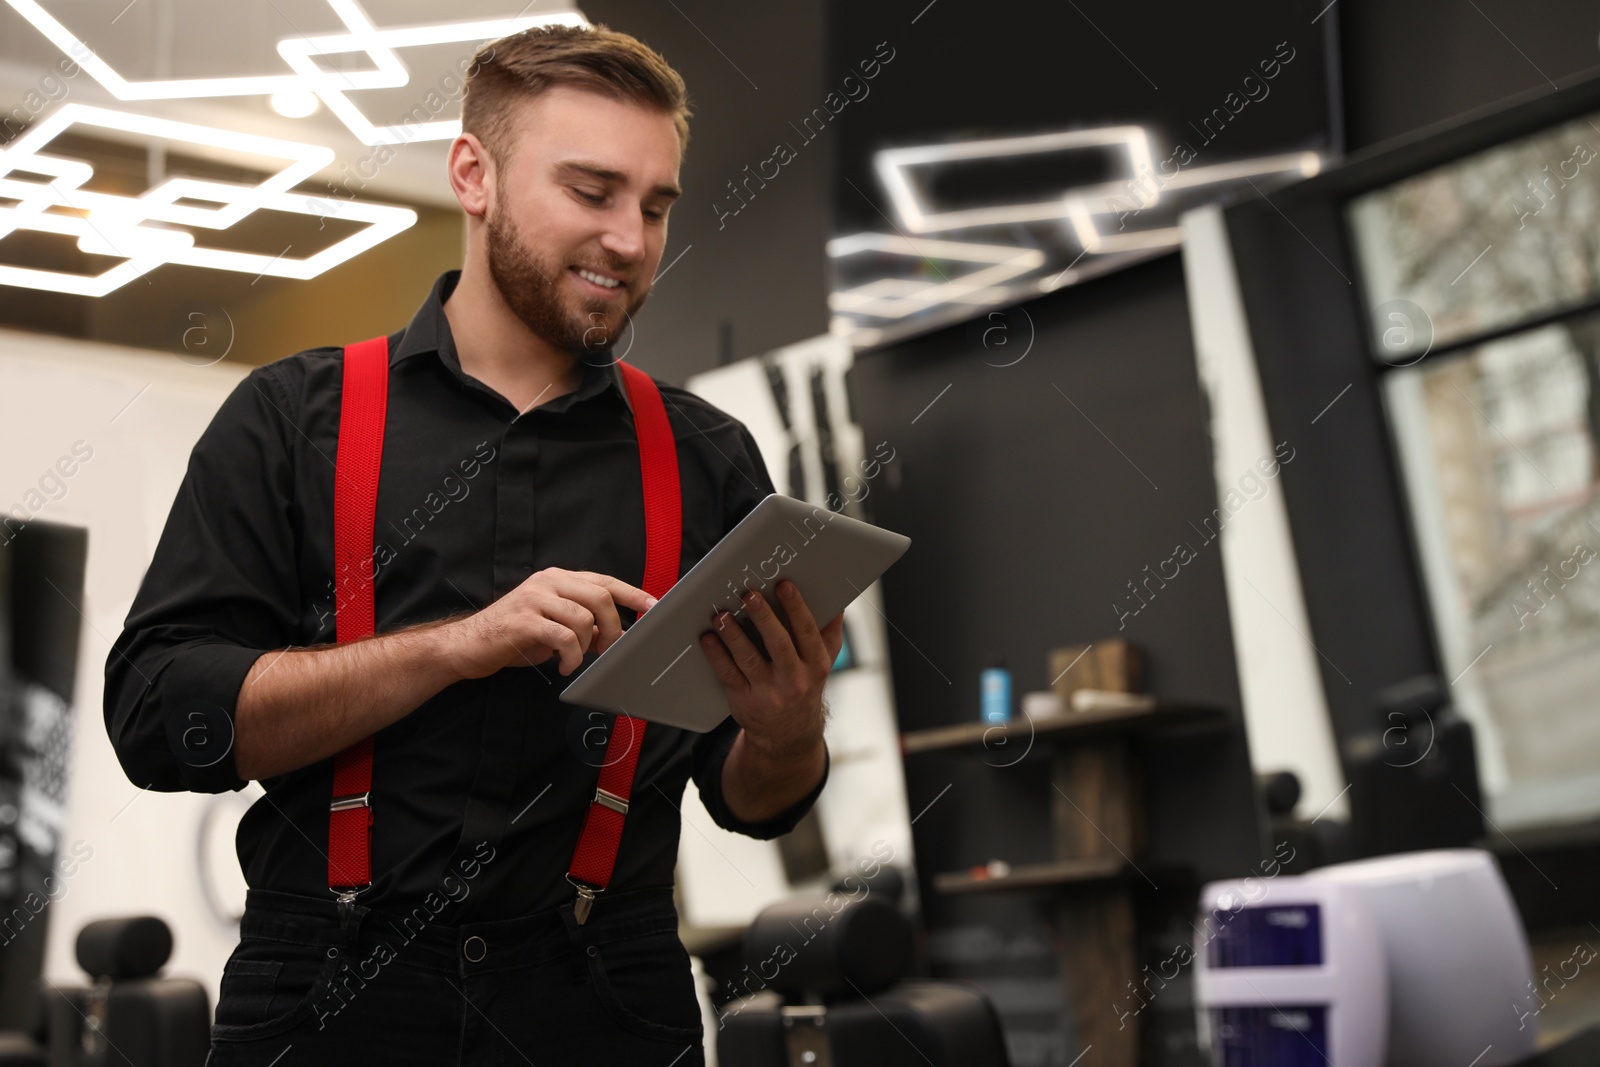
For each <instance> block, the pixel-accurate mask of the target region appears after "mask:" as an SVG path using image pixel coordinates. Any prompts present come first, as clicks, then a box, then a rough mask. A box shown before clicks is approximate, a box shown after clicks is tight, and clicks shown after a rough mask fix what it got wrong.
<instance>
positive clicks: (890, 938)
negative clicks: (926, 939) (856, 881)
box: [717, 891, 1010, 1067]
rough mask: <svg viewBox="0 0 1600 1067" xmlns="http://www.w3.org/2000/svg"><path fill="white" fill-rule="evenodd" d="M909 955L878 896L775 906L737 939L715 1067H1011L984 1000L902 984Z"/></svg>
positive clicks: (908, 938) (903, 922)
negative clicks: (736, 969) (733, 989)
mask: <svg viewBox="0 0 1600 1067" xmlns="http://www.w3.org/2000/svg"><path fill="white" fill-rule="evenodd" d="M841 904H842V906H841ZM912 946H913V937H912V929H911V922H910V920H909V919H907V918H906V917H905V915H904V914H903V913H902V912H901V911H900V909H899V908H897V907H896V906H895V905H894V904H892V903H890V902H889V901H888V900H887V899H885V897H884V896H883V894H882V893H880V892H877V891H873V892H868V893H866V894H865V895H862V896H860V897H858V898H856V899H848V898H843V897H841V895H840V894H838V893H830V894H829V895H828V896H827V897H826V898H823V899H797V900H789V901H783V902H780V903H778V904H773V905H771V906H770V907H768V908H766V909H765V910H763V911H762V912H761V913H760V914H759V915H757V916H756V918H755V921H754V922H753V923H751V924H750V928H749V930H748V931H746V933H745V937H744V945H743V957H744V962H745V968H744V970H743V971H741V972H740V976H739V978H738V979H737V980H736V981H735V985H737V986H739V987H740V992H739V993H737V994H736V996H735V997H734V999H733V1000H730V1001H729V1002H728V1003H727V1004H726V1005H724V1006H723V1009H722V1012H721V1017H720V1019H719V1020H718V1029H717V1062H718V1063H719V1064H721V1065H722V1067H892V1065H895V1064H902V1063H903V1064H913V1063H914V1064H918V1065H921V1064H924V1063H927V1064H931V1065H932V1067H1010V1060H1009V1059H1008V1058H1007V1056H1006V1045H1005V1039H1004V1037H1003V1035H1002V1033H1001V1030H1000V1018H999V1015H998V1014H997V1013H996V1012H995V1009H994V1006H993V1005H992V1004H990V1003H989V1000H988V998H987V997H985V996H984V995H983V993H982V992H981V991H980V990H978V989H977V988H975V987H973V986H969V985H964V984H962V983H959V982H935V981H903V980H902V978H903V976H904V975H905V973H906V970H907V968H908V967H909V966H910V964H911V961H912Z"/></svg>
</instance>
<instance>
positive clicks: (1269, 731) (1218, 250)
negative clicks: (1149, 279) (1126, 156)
mask: <svg viewBox="0 0 1600 1067" xmlns="http://www.w3.org/2000/svg"><path fill="white" fill-rule="evenodd" d="M1183 269H1184V277H1185V286H1186V288H1187V290H1188V295H1189V318H1190V325H1191V328H1192V329H1193V332H1194V351H1195V362H1196V365H1197V369H1198V371H1199V377H1200V386H1201V388H1202V389H1204V390H1205V392H1206V395H1207V397H1208V398H1209V401H1210V414H1211V426H1210V430H1211V447H1212V457H1213V474H1214V476H1215V478H1216V482H1217V495H1218V498H1219V499H1221V497H1222V496H1223V495H1224V494H1225V493H1227V492H1228V491H1229V490H1230V489H1231V490H1235V491H1237V489H1238V486H1239V482H1240V479H1241V478H1242V477H1243V476H1244V475H1245V474H1247V473H1248V472H1251V471H1255V472H1256V474H1255V477H1256V478H1257V479H1260V478H1261V473H1260V472H1261V468H1259V467H1257V463H1258V461H1261V460H1262V459H1263V457H1265V458H1266V460H1268V461H1271V460H1272V459H1273V458H1274V456H1275V452H1274V448H1275V446H1276V445H1277V444H1278V443H1279V442H1275V441H1274V440H1273V438H1272V430H1271V428H1270V427H1269V426H1268V424H1267V409H1266V402H1265V400H1264V399H1263V397H1262V394H1261V378H1260V375H1259V373H1258V371H1257V369H1256V357H1255V349H1254V348H1253V347H1252V345H1251V342H1250V331H1249V323H1248V322H1247V321H1246V319H1245V312H1244V303H1243V301H1242V300H1241V298H1240V296H1239V282H1238V275H1237V273H1236V271H1235V270H1234V265H1233V252H1232V249H1231V247H1230V246H1229V244H1228V233H1227V228H1226V226H1225V225H1224V224H1223V219H1222V210H1221V209H1220V208H1218V207H1215V206H1211V207H1204V208H1198V209H1196V210H1194V211H1190V212H1188V213H1187V214H1185V215H1184V216H1183ZM1285 443H1287V444H1288V446H1289V447H1291V448H1292V447H1294V446H1295V445H1296V444H1297V443H1300V442H1296V441H1294V440H1292V439H1289V440H1287V441H1286V442H1285ZM1285 454H1286V455H1292V453H1285ZM1291 462H1292V459H1291ZM1268 469H1271V465H1270V462H1269V463H1268ZM1266 484H1267V485H1268V487H1269V489H1268V491H1267V492H1266V493H1265V494H1264V495H1261V496H1260V497H1259V499H1253V500H1250V502H1249V503H1248V504H1247V505H1246V506H1244V507H1242V508H1241V509H1240V510H1239V511H1238V512H1237V513H1236V514H1233V515H1232V516H1231V517H1230V518H1228V520H1227V523H1226V525H1224V526H1223V527H1222V537H1221V540H1222V566H1223V579H1224V583H1225V585H1226V588H1227V592H1228V616H1229V619H1230V620H1231V622H1232V627H1233V649H1234V658H1235V660H1236V661H1237V662H1236V665H1237V668H1238V672H1239V692H1240V697H1241V701H1242V703H1243V706H1244V707H1243V710H1244V724H1245V733H1246V735H1247V737H1248V739H1249V744H1250V762H1251V765H1252V766H1253V767H1254V768H1255V770H1256V771H1258V772H1264V771H1279V770H1288V771H1293V772H1294V773H1295V774H1296V775H1298V776H1299V778H1300V787H1301V794H1300V804H1299V807H1298V808H1297V809H1296V814H1297V815H1299V816H1300V817H1301V818H1315V817H1317V816H1318V815H1319V813H1321V812H1323V811H1324V810H1326V812H1327V813H1328V814H1330V815H1336V816H1345V815H1347V814H1348V811H1349V800H1348V798H1347V797H1346V796H1345V788H1346V784H1345V782H1344V774H1343V772H1342V771H1341V770H1340V767H1339V760H1338V756H1337V752H1336V750H1335V748H1334V738H1333V727H1332V724H1331V722H1330V720H1329V718H1328V705H1327V698H1326V697H1325V696H1324V694H1323V691H1322V676H1321V672H1320V671H1319V669H1318V666H1317V651H1316V649H1315V648H1314V647H1313V646H1312V644H1311V641H1312V640H1313V639H1314V638H1313V637H1312V635H1311V623H1310V620H1309V619H1308V618H1307V616H1306V605H1305V595H1304V593H1303V592H1302V591H1301V588H1300V567H1299V564H1298V562H1297V561H1296V559H1295V554H1294V543H1293V542H1292V541H1291V540H1290V536H1289V513H1288V511H1287V509H1286V508H1285V507H1284V503H1283V491H1282V489H1281V488H1280V487H1279V486H1278V485H1277V484H1276V483H1275V479H1273V480H1268V481H1267V482H1266ZM1235 499H1237V496H1236V497H1235Z"/></svg>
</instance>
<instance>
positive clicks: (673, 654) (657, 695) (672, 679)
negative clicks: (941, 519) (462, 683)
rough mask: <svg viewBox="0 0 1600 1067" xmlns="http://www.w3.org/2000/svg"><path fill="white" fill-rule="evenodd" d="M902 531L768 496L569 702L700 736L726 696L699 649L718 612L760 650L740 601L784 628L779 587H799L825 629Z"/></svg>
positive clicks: (720, 713)
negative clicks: (754, 597) (764, 609)
mask: <svg viewBox="0 0 1600 1067" xmlns="http://www.w3.org/2000/svg"><path fill="white" fill-rule="evenodd" d="M910 545H911V539H910V538H909V537H906V536H904V535H903V534H897V533H893V532H891V531H889V530H884V529H880V528H879V527H877V526H873V525H871V524H870V523H865V522H862V521H860V520H859V519H853V518H850V517H849V516H848V515H841V514H839V513H837V512H832V511H829V510H828V509H827V508H824V507H822V506H821V505H818V504H810V503H807V502H806V501H804V500H796V499H795V498H793V497H788V496H783V495H781V494H778V493H773V494H771V495H770V496H768V497H767V498H766V499H764V500H762V501H761V502H760V503H759V504H757V505H756V506H755V508H754V509H753V510H751V512H750V514H748V515H746V516H745V517H744V519H743V520H741V521H740V522H739V524H738V525H737V526H735V527H734V528H733V529H732V530H730V531H728V533H727V535H726V536H725V537H723V539H722V540H721V541H719V542H717V544H716V545H715V546H714V547H713V548H712V549H711V551H709V552H707V553H706V554H705V556H703V557H702V558H701V559H700V560H699V562H697V563H696V564H695V565H694V566H693V567H691V568H690V569H689V572H688V573H687V574H685V575H684V576H683V577H682V578H680V579H678V583H677V584H676V585H674V586H673V587H672V588H671V589H669V590H668V591H667V594H666V596H664V597H662V598H661V599H660V600H659V601H658V602H657V603H656V606H655V607H653V608H651V609H650V610H649V611H647V612H645V613H644V615H642V616H640V618H639V620H638V621H637V622H635V623H634V624H633V625H632V626H631V627H629V628H628V630H627V632H626V633H624V634H623V635H622V637H621V638H620V639H619V640H618V641H617V643H616V644H614V645H612V646H611V647H610V648H608V649H606V650H605V651H604V652H602V653H601V654H600V656H599V657H598V658H597V659H595V661H594V662H593V663H591V664H590V665H589V666H588V667H587V668H585V669H584V670H583V671H582V672H581V673H579V674H578V676H577V677H576V678H575V679H574V680H573V681H572V682H571V683H570V684H569V685H568V686H567V688H566V689H565V691H564V692H563V693H562V694H561V699H562V700H564V701H566V702H567V703H569V704H578V705H582V706H584V707H590V708H598V709H600V710H602V711H613V712H620V713H623V714H627V715H632V716H634V717H636V718H640V719H647V720H649V721H651V722H659V723H665V724H666V725H668V726H680V727H683V728H684V729H687V730H696V731H699V732H702V733H704V732H706V731H708V730H711V729H712V728H713V727H715V726H716V725H717V724H718V723H720V722H721V721H722V720H723V719H725V718H727V716H728V695H727V690H726V689H725V688H724V687H723V685H722V681H721V679H719V678H718V677H717V675H716V672H715V671H713V670H712V669H711V663H710V661H709V660H707V659H706V655H705V652H704V651H703V650H702V649H701V648H700V645H699V637H700V634H702V633H704V632H705V631H707V630H713V629H714V628H715V623H714V622H713V621H712V620H713V618H714V617H715V615H716V613H717V612H719V611H723V610H726V611H729V612H732V613H733V614H734V617H735V618H736V619H737V620H739V623H740V625H741V627H742V628H743V629H744V630H745V632H746V633H747V634H750V635H751V636H752V637H754V638H755V639H756V643H757V645H758V646H760V644H761V642H760V639H759V635H758V634H757V633H756V630H755V625H754V623H753V622H751V620H750V619H749V617H748V615H749V613H748V612H747V611H746V610H745V608H744V605H743V604H742V602H741V601H740V600H739V596H740V594H742V593H743V592H744V590H745V589H746V588H749V589H754V590H756V591H757V592H759V593H761V595H762V596H764V597H765V598H766V599H767V602H768V603H769V604H771V605H772V608H773V610H774V612H775V613H776V614H777V616H778V618H779V619H780V620H782V621H783V623H784V627H785V629H788V628H789V624H788V619H787V617H786V615H785V613H784V610H783V605H782V604H781V603H780V602H779V600H778V596H777V591H776V588H775V587H776V585H777V583H778V582H779V581H780V580H782V579H784V578H787V579H789V580H790V581H792V582H794V583H795V585H796V586H798V587H799V589H800V595H801V596H803V597H804V598H805V601H806V605H807V607H809V608H810V609H811V613H812V615H813V616H815V618H816V620H817V625H818V626H825V625H827V624H828V622H829V621H830V620H832V619H833V617H834V616H835V615H838V614H839V613H840V612H841V611H843V610H844V609H845V605H847V604H849V603H850V602H851V601H852V600H854V599H855V598H856V597H858V596H860V595H861V593H862V592H863V591H865V589H866V588H867V586H869V585H871V584H872V583H873V582H875V581H877V579H878V576H879V575H881V574H882V573H883V572H884V571H886V570H888V568H889V565H890V564H892V563H893V562H894V561H895V560H897V559H899V558H900V556H901V555H902V554H903V553H904V552H905V550H906V549H907V548H908V547H910Z"/></svg>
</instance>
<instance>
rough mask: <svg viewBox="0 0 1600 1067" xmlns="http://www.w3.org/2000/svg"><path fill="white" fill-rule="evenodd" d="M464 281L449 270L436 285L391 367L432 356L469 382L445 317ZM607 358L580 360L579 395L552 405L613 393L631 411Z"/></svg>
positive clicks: (395, 352) (403, 338)
mask: <svg viewBox="0 0 1600 1067" xmlns="http://www.w3.org/2000/svg"><path fill="white" fill-rule="evenodd" d="M460 280H461V271H460V270H447V271H445V272H444V273H443V274H441V275H439V277H438V279H437V280H436V281H435V282H434V283H433V290H432V291H431V292H430V293H428V298H427V299H426V300H424V301H423V302H422V306H421V307H419V308H417V313H416V314H415V315H413V316H412V317H411V322H410V324H409V325H407V326H406V329H405V333H404V334H403V335H402V336H401V338H400V343H399V344H398V345H395V346H394V350H393V351H392V352H391V353H390V356H389V365H390V366H391V367H392V366H397V365H399V364H400V363H401V362H403V361H404V360H407V359H411V358H412V357H414V356H422V355H426V354H428V353H430V352H431V353H434V354H435V355H437V356H438V357H439V360H440V361H441V362H442V363H443V364H444V365H445V367H447V368H448V369H449V370H450V372H451V373H452V374H454V375H456V376H457V377H458V378H461V379H463V380H465V379H466V378H467V374H466V372H465V371H463V370H462V369H461V357H460V356H459V355H457V353H456V342H455V338H454V336H452V335H451V333H450V320H449V319H448V318H446V317H445V313H444V304H445V301H447V300H449V299H450V294H451V293H452V292H454V291H455V287H456V283H457V282H459V281H460ZM603 358H605V359H606V360H607V362H605V363H590V362H588V361H587V360H583V359H580V360H579V364H580V365H581V366H582V367H583V380H582V382H580V383H579V385H578V388H577V391H576V392H574V393H570V394H568V395H566V396H559V397H557V398H556V399H554V400H552V401H550V403H551V404H554V405H557V406H558V407H561V408H567V407H570V406H571V405H572V404H573V403H575V402H577V401H579V400H587V399H589V398H590V397H594V396H599V395H600V394H601V393H604V392H606V391H608V390H610V391H613V392H615V393H616V394H617V395H618V396H620V397H621V398H622V402H623V403H624V404H626V405H627V406H628V407H629V408H630V409H631V408H632V406H633V405H632V404H630V403H629V402H628V391H627V389H626V388H624V387H623V383H622V371H621V370H619V369H618V368H617V364H616V362H615V361H614V359H613V358H612V357H611V356H610V355H609V354H608V355H606V356H605V357H603Z"/></svg>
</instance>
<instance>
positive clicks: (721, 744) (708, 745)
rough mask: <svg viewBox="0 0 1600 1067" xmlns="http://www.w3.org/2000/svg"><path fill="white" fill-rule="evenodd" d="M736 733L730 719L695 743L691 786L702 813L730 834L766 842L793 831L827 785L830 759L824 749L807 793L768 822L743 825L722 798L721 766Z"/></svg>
mask: <svg viewBox="0 0 1600 1067" xmlns="http://www.w3.org/2000/svg"><path fill="white" fill-rule="evenodd" d="M740 729H741V727H740V726H739V724H738V722H737V721H735V719H734V718H733V716H732V715H730V716H728V717H727V718H726V719H724V720H722V722H721V723H720V724H718V725H717V727H716V728H715V729H713V730H712V731H711V732H710V733H708V734H706V735H705V736H704V737H701V738H700V739H699V740H698V741H696V742H695V746H694V764H693V777H694V784H695V785H696V786H697V787H698V788H699V790H700V803H702V804H704V805H705V808H706V811H707V812H709V813H710V814H711V821H712V822H715V823H716V824H717V825H718V826H720V827H722V828H723V829H724V830H728V831H730V832H732V833H736V834H744V835H745V836H746V837H754V838H757V839H759V840H762V841H769V840H771V839H772V838H774V837H781V836H783V835H784V834H786V833H788V832H789V831H790V830H793V829H794V828H795V827H796V826H797V825H799V822H800V820H801V819H803V818H805V815H806V812H808V811H810V810H811V806H812V805H813V804H815V803H816V802H817V797H819V796H821V795H822V789H823V787H824V786H826V785H827V784H828V772H829V770H831V769H832V766H833V756H832V754H831V753H828V752H827V746H826V745H824V746H823V751H824V758H823V763H822V777H821V778H820V779H819V780H818V781H817V784H816V787H815V788H813V789H812V790H811V792H809V793H807V794H806V795H805V796H803V797H801V798H800V799H799V800H797V801H795V802H794V803H793V804H791V805H790V806H789V807H787V808H785V809H783V810H782V811H780V812H779V813H778V814H776V815H774V816H773V817H772V818H770V819H767V820H765V821H763V822H746V821H745V820H743V819H741V818H739V817H738V816H736V815H734V814H733V812H732V811H731V810H729V808H728V802H727V800H726V799H725V798H724V797H723V795H722V766H723V764H725V763H727V762H728V752H729V751H730V750H731V749H732V748H733V742H734V739H735V738H737V737H738V736H739V730H740Z"/></svg>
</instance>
